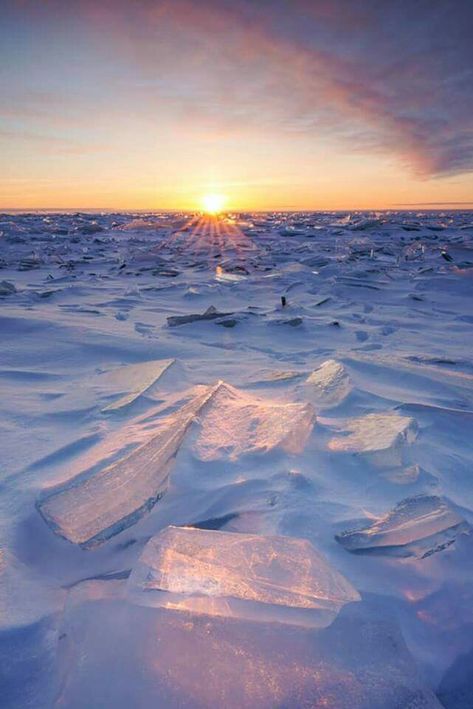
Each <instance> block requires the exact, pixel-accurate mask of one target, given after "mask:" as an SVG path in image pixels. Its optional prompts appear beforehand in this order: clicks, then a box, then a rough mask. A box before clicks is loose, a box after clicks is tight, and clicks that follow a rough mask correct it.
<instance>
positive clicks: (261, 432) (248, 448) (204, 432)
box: [195, 382, 315, 460]
mask: <svg viewBox="0 0 473 709" xmlns="http://www.w3.org/2000/svg"><path fill="white" fill-rule="evenodd" d="M314 423H315V412H314V409H313V408H312V406H311V404H292V403H288V404H286V403H283V404H281V403H273V402H272V401H270V400H269V401H268V400H267V399H259V398H255V397H253V396H251V395H249V394H246V393H245V392H242V391H240V390H238V389H235V388H234V387H232V386H230V385H229V384H225V383H224V382H220V383H219V384H218V385H217V386H216V388H215V391H214V393H213V396H212V397H211V399H209V402H208V404H207V405H206V406H205V408H204V409H203V410H202V413H201V415H200V416H199V424H200V432H199V436H198V438H197V440H196V443H195V452H196V454H197V455H198V457H200V458H201V459H202V460H217V459H220V458H224V457H229V458H230V459H235V458H237V457H238V456H240V455H241V454H243V453H256V452H263V451H269V450H272V449H273V448H276V447H280V448H282V449H283V450H285V451H287V452H288V453H299V452H300V451H302V449H303V448H304V446H305V444H306V442H307V439H308V437H309V436H310V434H311V431H312V428H313V426H314Z"/></svg>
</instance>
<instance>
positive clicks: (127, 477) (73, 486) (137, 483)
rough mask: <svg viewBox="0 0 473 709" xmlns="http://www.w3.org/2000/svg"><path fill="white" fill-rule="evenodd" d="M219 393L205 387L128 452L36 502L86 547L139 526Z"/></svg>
mask: <svg viewBox="0 0 473 709" xmlns="http://www.w3.org/2000/svg"><path fill="white" fill-rule="evenodd" d="M214 391H215V387H206V388H205V389H204V391H203V393H200V394H198V395H197V396H195V397H194V398H193V399H191V401H190V402H188V403H187V404H185V405H184V406H183V407H181V408H180V409H178V410H177V411H176V412H175V413H173V414H171V415H170V416H168V417H167V418H166V419H165V420H164V421H163V422H162V424H161V426H160V428H159V431H158V433H157V434H156V435H154V436H152V438H151V439H150V440H148V441H147V442H146V443H144V444H143V445H141V446H139V447H138V448H136V449H135V450H133V451H132V452H131V453H130V454H129V455H126V456H125V457H124V458H121V459H120V460H118V461H117V462H115V463H112V464H111V465H108V466H107V467H105V468H103V469H102V470H99V472H97V473H93V474H81V475H79V476H77V477H76V478H74V479H73V480H72V481H69V482H68V483H66V484H65V485H61V486H59V487H58V488H56V489H54V490H53V491H52V492H51V491H50V492H48V493H47V494H46V496H45V497H43V499H40V500H39V501H38V503H37V507H38V509H39V511H40V513H41V515H42V516H43V517H44V519H45V520H46V522H47V523H48V524H49V525H50V526H51V527H52V529H53V530H54V531H55V532H56V533H57V534H59V535H60V536H62V537H64V538H66V539H68V540H69V541H71V542H74V543H76V544H80V545H81V546H84V547H90V546H94V545H95V544H99V543H101V542H103V541H105V540H106V539H108V538H110V537H112V536H114V535H115V534H118V533H119V532H121V531H122V530H123V529H126V528H127V527H130V526H131V525H133V524H135V523H136V521H137V520H138V519H139V518H140V517H141V516H142V515H143V514H145V513H146V512H147V511H149V510H150V509H151V508H152V507H153V506H154V505H155V504H156V502H157V501H158V500H159V499H160V498H161V497H162V496H163V495H164V493H165V491H166V488H167V481H168V476H169V473H170V471H171V468H172V465H173V461H174V458H175V456H176V453H177V451H178V450H179V447H180V445H181V443H182V441H183V439H184V436H185V434H186V432H187V431H188V429H189V427H190V426H191V425H192V423H193V422H194V420H195V418H196V415H197V414H198V412H199V411H200V409H201V408H202V406H203V405H204V404H205V403H206V402H207V401H208V399H209V398H211V396H212V394H213V393H214Z"/></svg>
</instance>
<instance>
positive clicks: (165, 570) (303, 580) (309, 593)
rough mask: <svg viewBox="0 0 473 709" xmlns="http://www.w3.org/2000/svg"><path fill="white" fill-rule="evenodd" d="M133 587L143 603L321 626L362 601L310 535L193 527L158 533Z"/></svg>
mask: <svg viewBox="0 0 473 709" xmlns="http://www.w3.org/2000/svg"><path fill="white" fill-rule="evenodd" d="M128 586H129V592H130V595H131V597H132V598H133V600H134V601H135V602H137V603H141V604H143V605H156V606H164V607H168V608H177V609H180V610H192V611H193V612H197V613H205V614H207V615H224V616H227V615H228V616H237V617H255V618H258V619H262V618H266V619H267V618H277V619H278V620H280V621H284V620H286V621H288V622H296V623H302V624H305V623H307V624H309V625H315V626H317V625H318V626H325V625H328V624H329V623H330V622H332V621H333V619H334V618H335V617H336V615H337V614H338V612H339V610H340V609H341V608H342V607H343V606H344V605H345V604H346V603H350V602H351V601H358V600H360V596H359V594H358V592H357V591H356V589H355V588H353V586H352V585H351V584H350V583H349V582H348V581H347V580H346V579H345V578H344V577H343V576H342V575H341V574H340V573H339V572H338V571H336V570H335V569H334V568H333V567H332V566H330V564H329V563H328V562H327V560H326V559H325V558H324V557H323V556H322V555H321V554H319V553H318V552H317V551H316V549H315V548H314V547H313V546H312V545H311V544H310V542H308V541H307V540H305V539H296V538H292V537H276V536H275V537H270V536H258V535H254V534H235V533H232V532H221V531H215V530H204V529H196V528H190V527H167V528H166V529H164V530H163V531H161V532H160V533H159V534H157V535H156V536H155V537H153V538H152V539H151V540H150V541H149V542H148V544H147V545H146V547H145V548H144V550H143V553H142V555H141V557H140V559H139V561H138V564H137V565H136V566H135V568H134V569H133V572H132V574H131V576H130V579H129V581H128ZM281 607H283V608H282V609H281Z"/></svg>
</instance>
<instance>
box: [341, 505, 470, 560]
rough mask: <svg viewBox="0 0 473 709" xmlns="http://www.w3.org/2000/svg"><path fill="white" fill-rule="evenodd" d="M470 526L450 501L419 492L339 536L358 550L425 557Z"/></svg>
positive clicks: (350, 549)
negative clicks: (366, 523) (383, 513)
mask: <svg viewBox="0 0 473 709" xmlns="http://www.w3.org/2000/svg"><path fill="white" fill-rule="evenodd" d="M470 529H471V527H470V525H469V524H468V523H467V522H466V520H465V519H464V518H463V517H461V515H460V514H458V512H457V511H456V510H455V509H454V508H453V507H452V505H451V504H450V503H449V502H448V500H445V499H444V498H442V497H437V496H435V495H418V496H416V497H408V498H406V499H405V500H402V502H400V503H399V504H398V505H396V507H395V508H394V509H393V510H391V512H388V514H387V515H385V516H384V517H380V518H379V519H377V520H376V521H375V522H372V523H371V524H369V525H368V526H366V527H362V528H358V529H353V530H349V531H346V532H343V533H342V534H339V535H337V536H336V539H337V541H338V542H339V543H340V544H342V546H344V547H345V549H347V550H348V551H351V552H354V553H370V552H371V553H378V554H385V555H391V556H403V557H407V556H415V557H418V558H422V557H426V556H430V555H431V554H434V553H435V552H437V551H441V550H442V549H445V548H446V547H448V546H450V545H451V544H453V542H454V541H455V539H456V538H457V537H458V536H459V535H460V534H464V533H467V532H469V531H470Z"/></svg>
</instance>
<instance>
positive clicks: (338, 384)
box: [304, 359, 352, 408]
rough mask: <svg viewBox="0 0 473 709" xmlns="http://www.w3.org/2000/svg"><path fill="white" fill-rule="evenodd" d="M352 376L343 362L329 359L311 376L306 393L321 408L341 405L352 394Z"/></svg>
mask: <svg viewBox="0 0 473 709" xmlns="http://www.w3.org/2000/svg"><path fill="white" fill-rule="evenodd" d="M351 389H352V384H351V381H350V376H349V374H348V372H347V371H346V369H345V367H344V366H343V364H341V362H337V361H336V360H334V359H328V360H327V361H326V362H322V364H321V365H320V367H318V368H317V369H316V370H314V371H313V372H312V374H310V375H309V376H308V377H307V379H306V381H305V383H304V393H305V394H306V396H307V397H308V398H309V400H310V401H311V402H312V403H313V404H314V405H315V406H317V407H319V408H331V407H333V406H337V405H338V404H340V403H341V402H342V401H343V400H344V399H345V398H346V397H347V396H348V394H349V393H350V391H351Z"/></svg>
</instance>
